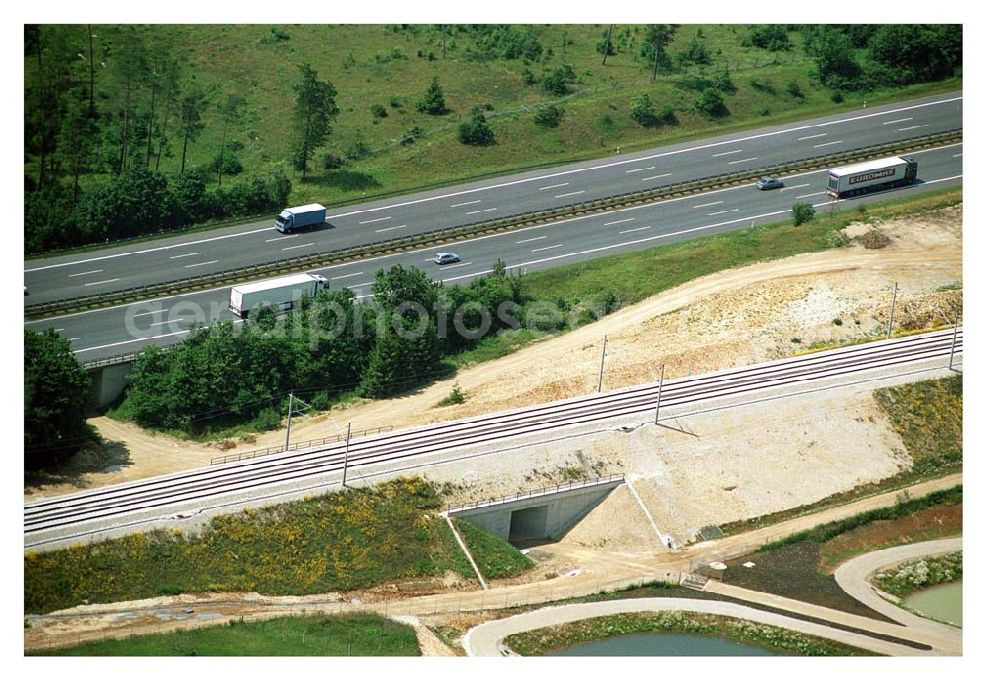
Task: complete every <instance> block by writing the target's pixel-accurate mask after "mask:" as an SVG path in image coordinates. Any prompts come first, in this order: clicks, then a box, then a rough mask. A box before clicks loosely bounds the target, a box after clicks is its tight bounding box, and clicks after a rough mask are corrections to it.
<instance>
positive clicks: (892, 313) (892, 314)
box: [885, 282, 899, 338]
mask: <svg viewBox="0 0 1000 677" xmlns="http://www.w3.org/2000/svg"><path fill="white" fill-rule="evenodd" d="M897 291H899V283H898V282H893V283H892V307H891V308H890V309H889V331H888V332H886V336H885V337H886V338H892V320H893V319H894V318H895V316H896V292H897Z"/></svg>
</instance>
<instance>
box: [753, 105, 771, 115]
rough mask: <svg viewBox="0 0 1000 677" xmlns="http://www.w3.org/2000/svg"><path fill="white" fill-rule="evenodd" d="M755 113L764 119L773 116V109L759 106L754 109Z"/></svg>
mask: <svg viewBox="0 0 1000 677" xmlns="http://www.w3.org/2000/svg"><path fill="white" fill-rule="evenodd" d="M753 112H754V113H755V114H757V115H760V116H761V117H764V116H767V115H770V114H771V109H770V108H768V107H767V106H757V107H756V108H754V109H753Z"/></svg>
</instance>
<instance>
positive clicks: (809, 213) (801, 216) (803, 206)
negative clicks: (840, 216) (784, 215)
mask: <svg viewBox="0 0 1000 677" xmlns="http://www.w3.org/2000/svg"><path fill="white" fill-rule="evenodd" d="M815 215H816V210H815V209H813V206H812V205H811V204H809V203H808V202H796V203H795V204H794V205H792V222H793V223H794V224H795V225H796V226H801V225H802V224H803V223H805V222H806V221H810V220H812V218H813V217H814V216H815Z"/></svg>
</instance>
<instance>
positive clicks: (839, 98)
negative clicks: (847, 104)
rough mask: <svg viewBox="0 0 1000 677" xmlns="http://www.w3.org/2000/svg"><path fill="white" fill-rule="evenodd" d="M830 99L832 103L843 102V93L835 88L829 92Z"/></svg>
mask: <svg viewBox="0 0 1000 677" xmlns="http://www.w3.org/2000/svg"><path fill="white" fill-rule="evenodd" d="M830 101H833V102H834V103H844V94H843V93H842V92H841V91H840V90H839V89H835V90H833V92H832V93H831V94H830Z"/></svg>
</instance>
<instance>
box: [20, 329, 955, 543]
mask: <svg viewBox="0 0 1000 677" xmlns="http://www.w3.org/2000/svg"><path fill="white" fill-rule="evenodd" d="M952 338H953V332H952V331H951V330H944V331H938V332H932V333H927V334H921V335H916V336H910V337H906V338H900V339H891V340H883V341H878V342H873V343H866V344H861V345H857V346H850V347H846V348H840V349H835V350H829V351H824V352H820V353H811V354H807V355H801V356H798V357H793V358H787V359H784V360H777V361H774V362H768V363H763V364H757V365H751V366H748V367H740V368H735V369H729V370H725V371H720V372H715V373H711V374H705V375H700V376H697V377H687V378H680V379H675V380H672V381H668V382H664V383H663V388H662V391H661V395H660V406H661V409H663V410H665V411H667V412H669V410H670V409H671V408H677V407H681V406H691V405H694V406H697V405H709V404H710V403H711V401H712V400H716V399H719V398H723V397H731V396H744V397H747V396H753V395H755V394H759V393H761V392H763V391H767V390H771V389H774V388H778V387H781V386H788V385H792V384H795V383H802V382H811V381H822V380H824V379H831V378H834V377H850V376H851V375H852V374H861V373H864V372H867V371H872V370H875V369H882V368H887V367H893V366H898V365H904V364H907V363H911V362H917V361H923V360H927V359H932V358H935V357H940V356H947V355H948V353H949V351H950V349H951V344H952ZM961 349H962V332H961V331H959V332H958V334H957V342H956V346H955V350H956V353H958V352H960V351H961ZM656 399H657V383H655V382H653V383H647V384H643V385H639V386H633V387H630V388H624V389H621V390H617V391H611V392H607V393H599V394H594V395H588V396H583V397H578V398H574V399H570V400H563V401H560V402H554V403H548V404H543V405H535V406H531V407H525V408H522V409H517V410H512V411H507V412H501V413H497V414H488V415H484V416H479V417H476V418H470V419H463V420H459V421H451V422H446V423H441V424H436V425H431V426H424V427H420V428H414V429H411V430H404V431H397V432H392V433H389V434H385V435H380V436H374V437H368V438H363V439H359V440H352V441H351V444H350V447H349V451H348V454H347V458H346V461H347V467H348V468H349V469H351V468H353V469H358V468H362V467H365V466H371V465H375V464H382V463H388V462H396V461H406V460H421V459H423V458H427V459H428V460H430V459H431V458H432V457H433V456H436V455H438V454H440V453H442V452H449V451H456V450H461V449H463V448H466V447H471V446H474V445H482V444H489V443H497V442H500V441H503V440H506V439H508V438H512V437H523V436H526V435H531V434H535V433H540V432H547V431H558V430H560V429H566V428H570V427H573V426H578V425H583V424H589V423H597V422H601V421H606V420H611V419H616V418H620V417H623V416H629V415H635V414H640V413H643V412H651V411H652V410H653V408H654V407H655V406H656ZM345 446H346V445H345V443H343V442H340V443H336V444H333V445H330V446H327V447H321V448H314V449H307V450H301V451H296V452H289V453H285V454H276V455H273V456H267V457H261V458H257V459H252V460H249V461H244V462H239V463H233V464H228V465H216V466H209V467H206V468H202V469H198V470H191V471H184V472H180V473H174V474H171V475H164V476H160V477H156V478H151V479H147V480H139V481H135V482H130V483H125V484H120V485H116V486H113V487H106V488H102V489H95V490H91V491H85V492H79V493H75V494H70V495H66V496H60V497H56V498H51V499H44V500H40V501H33V502H30V503H26V504H25V506H24V533H25V537H26V541H27V539H29V538H30V539H31V540H32V541H37V542H33V543H32V544H31V545H40V544H43V543H47V542H53V541H61V540H67V539H71V538H74V537H75V536H74V534H77V532H79V531H84V532H95V531H101V530H106V529H111V528H121V527H124V526H129V525H132V524H139V523H141V522H148V521H156V520H159V519H167V518H169V517H170V515H169V514H166V515H163V514H162V513H163V512H164V511H165V510H175V509H176V510H178V511H180V510H181V509H182V508H184V507H188V506H191V505H193V504H202V505H203V506H204V507H207V508H212V507H218V505H219V504H220V503H224V502H231V501H232V499H235V498H238V497H240V496H241V495H242V496H244V497H246V498H245V500H251V498H250V497H247V495H248V494H250V492H256V493H255V494H253V496H252V500H260V499H264V498H267V497H271V496H276V495H278V494H282V493H287V492H288V490H289V489H290V488H292V487H294V486H295V484H296V483H299V484H301V483H304V482H310V481H312V482H315V481H317V480H319V479H330V480H334V479H339V477H340V474H341V473H343V471H344V463H345ZM324 476H325V477H324ZM303 488H306V487H303ZM268 491H270V492H271V493H270V494H268V493H267V492H268ZM46 532H53V534H52V536H53V538H48V539H46V538H45V537H44V536H45V533H46ZM54 532H58V533H54ZM28 546H29V544H28V543H27V542H26V547H28Z"/></svg>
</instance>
